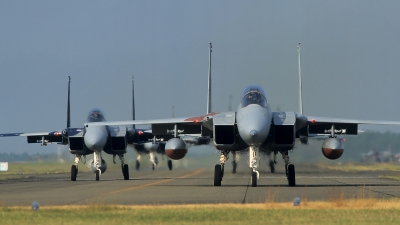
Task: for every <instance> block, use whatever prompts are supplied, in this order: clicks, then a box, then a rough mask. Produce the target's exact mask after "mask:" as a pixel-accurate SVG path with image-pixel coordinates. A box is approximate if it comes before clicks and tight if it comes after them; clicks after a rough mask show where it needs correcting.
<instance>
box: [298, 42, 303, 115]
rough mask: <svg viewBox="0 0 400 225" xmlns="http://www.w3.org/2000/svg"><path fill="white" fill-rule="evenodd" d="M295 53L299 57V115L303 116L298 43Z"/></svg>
mask: <svg viewBox="0 0 400 225" xmlns="http://www.w3.org/2000/svg"><path fill="white" fill-rule="evenodd" d="M297 52H298V57H299V113H300V114H303V96H302V94H303V91H302V86H301V66H300V42H299V44H298V45H297Z"/></svg>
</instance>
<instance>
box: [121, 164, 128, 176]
mask: <svg viewBox="0 0 400 225" xmlns="http://www.w3.org/2000/svg"><path fill="white" fill-rule="evenodd" d="M122 174H123V175H124V180H129V166H128V164H124V167H123V168H122Z"/></svg>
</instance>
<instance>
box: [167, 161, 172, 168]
mask: <svg viewBox="0 0 400 225" xmlns="http://www.w3.org/2000/svg"><path fill="white" fill-rule="evenodd" d="M168 169H169V170H172V160H170V159H169V160H168Z"/></svg>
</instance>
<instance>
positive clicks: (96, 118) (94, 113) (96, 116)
mask: <svg viewBox="0 0 400 225" xmlns="http://www.w3.org/2000/svg"><path fill="white" fill-rule="evenodd" d="M103 115H104V114H103V113H102V112H101V110H100V109H92V110H91V111H90V112H89V116H88V118H87V122H104V121H106V120H105V119H104V116H103Z"/></svg>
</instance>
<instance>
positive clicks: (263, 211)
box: [0, 199, 400, 225]
mask: <svg viewBox="0 0 400 225" xmlns="http://www.w3.org/2000/svg"><path fill="white" fill-rule="evenodd" d="M399 212H400V201H399V200H397V199H393V200H390V201H378V200H376V199H362V200H346V201H345V202H343V204H338V203H337V202H305V203H302V205H301V206H299V207H294V206H293V205H292V203H266V204H245V205H243V204H216V205H208V204H205V205H162V206H121V205H89V206H49V207H41V208H40V210H37V211H33V210H31V209H30V208H27V207H1V208H0V221H1V224H82V225H83V224H84V225H88V224H107V225H113V224H121V223H122V224H127V223H129V224H245V223H246V224H249V223H251V224H269V223H273V224H324V225H328V224H399V223H400V213H399Z"/></svg>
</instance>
